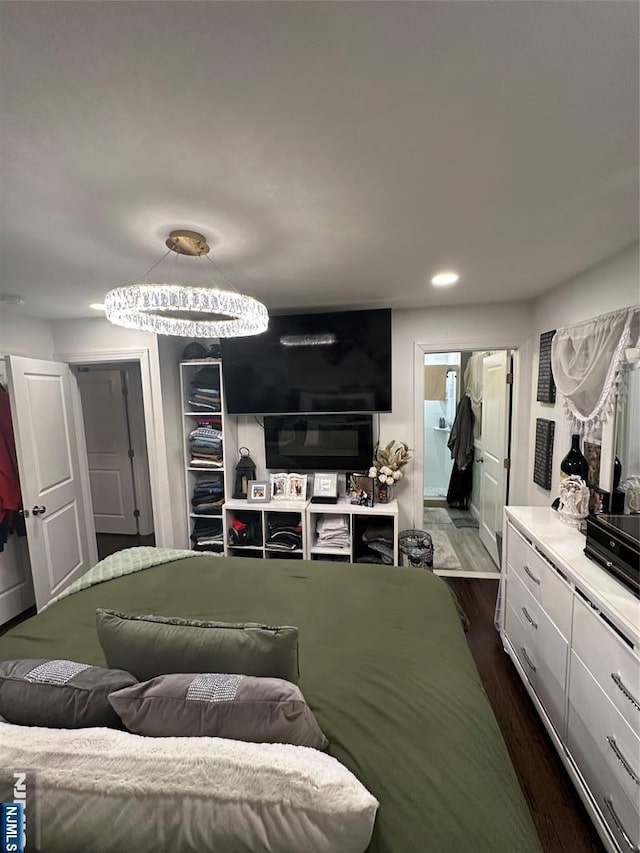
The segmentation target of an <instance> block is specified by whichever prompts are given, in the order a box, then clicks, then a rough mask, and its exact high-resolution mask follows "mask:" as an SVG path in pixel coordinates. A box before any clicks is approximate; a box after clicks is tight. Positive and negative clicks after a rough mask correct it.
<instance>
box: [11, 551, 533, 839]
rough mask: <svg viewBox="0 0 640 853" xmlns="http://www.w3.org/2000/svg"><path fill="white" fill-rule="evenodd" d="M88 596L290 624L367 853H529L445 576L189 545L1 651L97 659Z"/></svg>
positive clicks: (28, 626)
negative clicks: (359, 816)
mask: <svg viewBox="0 0 640 853" xmlns="http://www.w3.org/2000/svg"><path fill="white" fill-rule="evenodd" d="M97 607H104V608H111V609H114V610H124V611H127V612H130V613H138V614H143V613H153V614H156V615H166V616H181V617H185V618H189V619H204V620H206V619H215V620H219V621H229V622H237V621H255V622H260V623H263V624H273V625H285V624H288V625H297V626H299V628H300V647H299V648H300V687H301V689H302V691H303V693H304V695H305V697H306V699H307V702H308V703H309V705H310V706H311V708H312V710H313V711H314V713H315V715H316V717H317V720H318V722H319V724H320V726H321V728H322V729H323V731H324V732H325V734H326V735H327V737H328V739H329V743H330V746H329V753H330V754H331V755H332V756H334V757H335V758H336V759H338V760H339V761H340V762H342V763H343V764H344V765H345V766H346V767H347V768H348V769H349V770H351V772H352V773H353V774H355V776H356V777H357V778H358V779H359V780H360V781H361V782H362V783H363V784H364V785H365V786H366V787H367V788H368V789H369V791H371V793H372V794H373V795H374V796H375V797H376V798H377V799H378V800H379V802H380V808H379V810H378V815H377V818H376V824H375V829H374V833H373V838H372V841H371V844H370V846H369V848H368V849H369V851H370V853H426V851H436V853H454V851H455V853H463V851H474V853H485V851H486V852H487V853H489V851H498V850H509V851H510V853H538V851H540V849H541V848H540V845H539V842H538V839H537V835H536V832H535V829H534V827H533V824H532V821H531V817H530V814H529V811H528V808H527V806H526V803H525V801H524V798H523V795H522V792H521V790H520V787H519V784H518V781H517V778H516V776H515V773H514V770H513V767H512V765H511V761H510V759H509V756H508V753H507V750H506V747H505V744H504V742H503V740H502V736H501V734H500V731H499V729H498V725H497V723H496V720H495V717H494V715H493V712H492V709H491V707H490V705H489V702H488V700H487V697H486V695H485V693H484V690H483V688H482V684H481V682H480V678H479V675H478V672H477V670H476V667H475V664H474V662H473V659H472V658H471V655H470V652H469V650H468V647H467V643H466V640H465V636H464V632H463V630H462V627H461V624H460V620H459V615H458V613H457V610H456V606H455V603H454V601H453V598H452V596H451V594H450V592H449V589H448V587H447V586H446V584H445V583H444V582H443V581H442V580H441V579H440V578H438V577H436V576H434V575H433V574H431V573H429V572H424V571H420V570H414V569H405V568H398V567H386V566H380V565H347V564H344V563H322V562H307V561H299V560H297V561H294V560H281V559H268V560H256V559H248V558H213V557H211V558H208V557H202V556H199V557H190V558H187V559H182V560H179V561H175V562H169V563H165V564H163V565H159V566H155V567H153V568H150V569H147V570H145V571H140V572H137V573H135V574H130V575H127V576H125V577H119V578H117V579H113V580H108V581H105V582H103V583H99V584H97V585H95V586H92V587H91V588H89V589H84V590H82V591H80V592H77V593H75V594H73V595H70V596H69V597H67V598H64V599H63V600H61V601H59V602H57V603H55V604H53V605H52V606H51V607H50V608H48V609H46V610H44V611H43V612H42V613H40V614H39V615H37V616H34V617H32V618H30V619H28V620H27V621H25V622H24V623H22V624H20V625H19V626H17V627H15V628H13V629H12V630H10V631H9V632H8V633H7V634H6V635H5V636H3V637H0V659H10V658H67V659H71V660H76V661H81V662H85V663H89V664H97V665H102V666H104V658H103V655H102V651H101V649H100V646H99V644H98V641H97V638H96V631H95V611H96V608H97Z"/></svg>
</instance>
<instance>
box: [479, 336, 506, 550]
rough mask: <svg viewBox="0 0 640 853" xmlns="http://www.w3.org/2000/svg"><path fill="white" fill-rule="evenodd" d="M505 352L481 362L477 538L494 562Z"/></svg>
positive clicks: (502, 470) (500, 503) (502, 469)
mask: <svg viewBox="0 0 640 853" xmlns="http://www.w3.org/2000/svg"><path fill="white" fill-rule="evenodd" d="M508 364H509V355H508V353H507V351H506V350H502V351H501V352H498V353H495V354H494V355H488V356H486V357H485V359H484V361H483V362H482V455H481V457H480V458H479V459H478V463H479V465H480V540H481V541H482V543H483V544H484V546H485V548H486V549H487V551H488V552H489V554H491V557H492V559H493V561H494V562H495V564H496V565H499V560H498V542H497V539H496V533H498V532H500V531H501V530H502V510H503V507H504V504H505V500H506V494H507V468H506V464H507V462H506V460H507V453H508V446H509V393H510V386H509V385H508V384H507V373H508Z"/></svg>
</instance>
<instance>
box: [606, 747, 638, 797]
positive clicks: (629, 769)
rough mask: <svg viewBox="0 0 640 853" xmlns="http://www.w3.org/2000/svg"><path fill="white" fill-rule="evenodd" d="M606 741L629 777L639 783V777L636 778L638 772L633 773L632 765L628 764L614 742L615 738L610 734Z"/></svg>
mask: <svg viewBox="0 0 640 853" xmlns="http://www.w3.org/2000/svg"><path fill="white" fill-rule="evenodd" d="M607 742H608V744H609V746H610V747H611V749H612V750H613V754H614V755H615V757H616V758H617V759H618V761H619V762H620V764H622V766H623V767H624V769H625V770H626V771H627V773H628V774H629V776H631V778H632V779H633V781H634V782H635V783H636V785H640V779H639V778H638V774H637V773H635V771H634V769H633V767H632V766H631V765H630V764H629V762H628V761H627V759H626V758H625V757H624V755H623V754H622V753H621V752H620V747H619V746H618V744H617V743H616V739H615V738H614V737H613V736H612V735H607Z"/></svg>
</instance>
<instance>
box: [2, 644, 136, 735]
mask: <svg viewBox="0 0 640 853" xmlns="http://www.w3.org/2000/svg"><path fill="white" fill-rule="evenodd" d="M132 684H137V680H136V679H135V678H134V677H133V675H131V674H130V673H128V672H123V671H122V670H114V669H104V668H103V667H100V666H89V665H88V664H86V663H77V662H76V661H71V660H43V659H31V660H26V659H25V660H4V661H0V717H3V718H4V719H5V720H7V722H9V723H15V724H17V725H22V726H46V727H48V728H56V729H80V728H87V727H91V726H108V727H110V728H122V724H121V722H120V719H119V717H118V715H117V714H116V713H115V712H114V710H113V708H112V707H111V705H110V704H109V699H108V696H109V694H110V693H113V691H114V690H120V689H121V688H123V687H130V686H131V685H132Z"/></svg>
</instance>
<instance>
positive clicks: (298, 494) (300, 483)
mask: <svg viewBox="0 0 640 853" xmlns="http://www.w3.org/2000/svg"><path fill="white" fill-rule="evenodd" d="M306 499H307V475H306V474H289V476H288V478H287V500H290V501H306Z"/></svg>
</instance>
